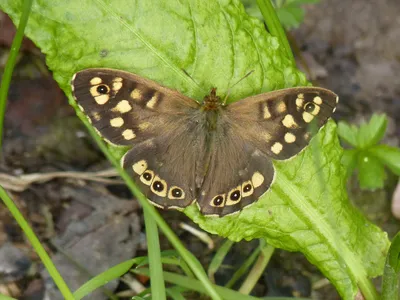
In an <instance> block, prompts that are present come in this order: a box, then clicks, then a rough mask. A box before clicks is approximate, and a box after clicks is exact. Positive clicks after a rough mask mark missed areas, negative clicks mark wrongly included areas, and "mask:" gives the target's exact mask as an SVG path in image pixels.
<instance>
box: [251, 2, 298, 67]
mask: <svg viewBox="0 0 400 300" xmlns="http://www.w3.org/2000/svg"><path fill="white" fill-rule="evenodd" d="M257 4H258V7H259V8H260V11H261V13H262V15H263V17H264V20H265V23H266V24H267V27H268V30H269V32H270V33H271V34H272V35H273V36H275V37H276V38H277V39H278V40H279V44H280V45H282V47H283V48H284V50H285V52H286V55H287V57H288V58H289V59H290V60H291V62H292V64H293V65H295V64H296V62H295V60H294V56H293V52H292V49H291V48H290V44H289V41H288V39H287V37H286V33H285V29H284V28H283V27H282V25H281V22H280V21H279V18H278V15H277V14H276V11H275V9H274V7H273V5H272V3H271V0H257Z"/></svg>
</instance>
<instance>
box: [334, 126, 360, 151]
mask: <svg viewBox="0 0 400 300" xmlns="http://www.w3.org/2000/svg"><path fill="white" fill-rule="evenodd" d="M338 135H339V137H340V138H341V139H343V140H344V141H345V142H346V143H347V144H349V145H351V146H353V147H357V146H358V144H357V142H358V137H357V136H358V128H357V127H356V126H354V125H349V124H348V123H346V122H343V121H339V123H338Z"/></svg>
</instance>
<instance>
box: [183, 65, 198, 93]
mask: <svg viewBox="0 0 400 300" xmlns="http://www.w3.org/2000/svg"><path fill="white" fill-rule="evenodd" d="M181 70H182V71H183V73H185V74H186V76H187V77H189V78H190V79H191V80H192V81H193V82H194V84H195V85H197V87H199V88H200V89H201V90H202V89H203V88H202V87H201V86H200V84H198V83H197V82H196V80H194V79H193V77H192V76H191V75H190V74H189V73H188V72H187V71H186V70H185V69H181Z"/></svg>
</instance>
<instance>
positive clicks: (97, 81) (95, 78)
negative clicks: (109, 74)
mask: <svg viewBox="0 0 400 300" xmlns="http://www.w3.org/2000/svg"><path fill="white" fill-rule="evenodd" d="M102 82H103V80H101V78H100V77H93V78H92V79H91V80H90V84H91V85H97V84H100V83H102Z"/></svg>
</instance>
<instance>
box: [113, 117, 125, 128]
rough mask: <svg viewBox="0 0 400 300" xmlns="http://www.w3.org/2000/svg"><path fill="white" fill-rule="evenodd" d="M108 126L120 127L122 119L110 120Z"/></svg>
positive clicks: (122, 123) (122, 122)
mask: <svg viewBox="0 0 400 300" xmlns="http://www.w3.org/2000/svg"><path fill="white" fill-rule="evenodd" d="M110 125H111V126H112V127H121V126H122V125H124V119H122V118H120V117H118V118H114V119H111V120H110Z"/></svg>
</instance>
